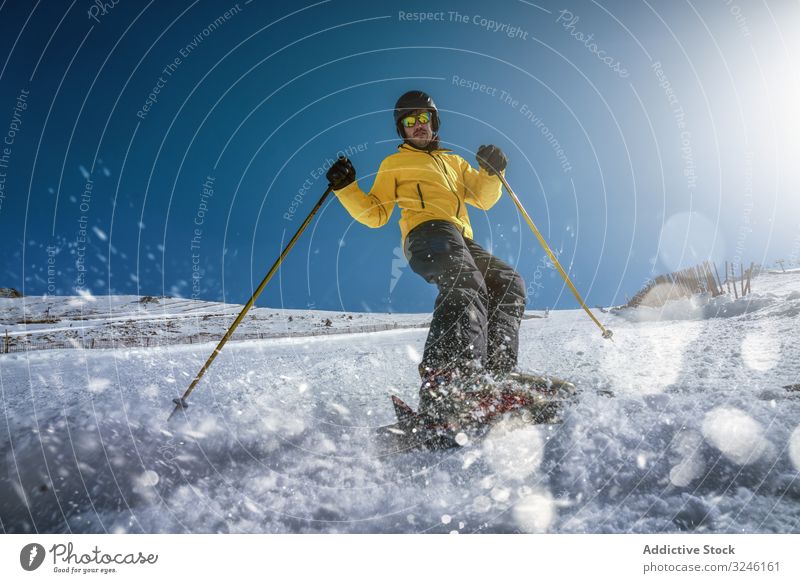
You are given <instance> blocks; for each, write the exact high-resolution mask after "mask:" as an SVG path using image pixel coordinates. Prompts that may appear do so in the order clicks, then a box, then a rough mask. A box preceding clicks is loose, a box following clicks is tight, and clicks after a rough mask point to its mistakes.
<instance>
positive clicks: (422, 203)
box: [417, 182, 425, 208]
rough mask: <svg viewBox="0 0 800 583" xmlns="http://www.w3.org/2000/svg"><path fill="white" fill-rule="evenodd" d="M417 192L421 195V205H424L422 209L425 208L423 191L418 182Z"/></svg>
mask: <svg viewBox="0 0 800 583" xmlns="http://www.w3.org/2000/svg"><path fill="white" fill-rule="evenodd" d="M417 192H418V193H419V204H421V205H422V208H425V201H424V200H422V189H421V188H420V186H419V182H417Z"/></svg>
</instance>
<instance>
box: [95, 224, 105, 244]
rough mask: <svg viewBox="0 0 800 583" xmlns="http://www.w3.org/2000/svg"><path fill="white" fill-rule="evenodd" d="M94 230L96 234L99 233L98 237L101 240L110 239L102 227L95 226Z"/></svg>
mask: <svg viewBox="0 0 800 583" xmlns="http://www.w3.org/2000/svg"><path fill="white" fill-rule="evenodd" d="M92 231H94V234H95V235H97V238H98V239H100V240H101V241H108V235H106V234H105V231H103V230H102V229H101V228H100V227H97V226H94V227H92Z"/></svg>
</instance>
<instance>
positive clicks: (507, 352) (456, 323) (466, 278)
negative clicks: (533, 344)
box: [404, 221, 525, 378]
mask: <svg viewBox="0 0 800 583" xmlns="http://www.w3.org/2000/svg"><path fill="white" fill-rule="evenodd" d="M404 252H405V256H406V259H408V263H409V265H410V266H411V269H412V270H414V272H415V273H417V274H419V275H421V276H422V277H423V278H425V280H426V281H427V282H428V283H432V284H436V286H438V288H439V296H438V297H437V298H436V304H435V308H434V312H433V320H432V322H431V327H430V331H429V332H428V339H427V341H426V342H425V354H424V355H423V358H422V363H421V364H420V374H421V375H422V376H423V378H424V377H425V376H426V375H427V374H428V373H430V372H433V373H442V372H450V371H454V370H457V371H459V372H461V373H465V374H470V373H472V372H476V370H481V369H482V370H485V371H486V372H489V373H504V372H508V371H510V370H511V369H513V368H514V366H516V364H517V355H518V351H519V324H520V321H521V320H522V314H523V312H524V311H525V283H524V282H523V280H522V277H521V276H520V275H519V274H518V273H517V272H516V271H514V268H512V267H511V266H510V265H508V264H507V263H505V262H504V261H501V260H500V259H498V258H497V257H495V256H493V255H492V254H491V253H489V252H488V251H486V250H485V249H483V248H482V247H481V246H480V245H478V244H477V243H475V241H472V240H470V239H467V238H465V237H463V236H462V234H461V232H460V231H459V229H458V227H456V226H455V225H454V224H453V223H450V222H447V221H428V222H426V223H422V224H421V225H418V226H417V227H415V228H414V229H413V230H412V231H411V232H410V233H409V234H408V236H407V237H406V242H405V249H404Z"/></svg>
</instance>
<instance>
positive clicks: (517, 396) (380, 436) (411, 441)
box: [375, 372, 577, 455]
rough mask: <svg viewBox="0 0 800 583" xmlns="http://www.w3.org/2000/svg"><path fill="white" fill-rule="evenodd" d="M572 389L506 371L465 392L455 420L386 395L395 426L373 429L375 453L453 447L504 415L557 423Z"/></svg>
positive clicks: (547, 379)
mask: <svg viewBox="0 0 800 583" xmlns="http://www.w3.org/2000/svg"><path fill="white" fill-rule="evenodd" d="M576 394H577V391H576V389H575V385H573V384H572V383H570V382H568V381H564V380H562V379H558V378H554V377H543V376H538V375H530V374H526V373H516V372H515V373H511V374H509V375H508V376H507V377H506V378H504V379H503V380H501V381H496V382H493V383H490V384H489V385H485V386H481V387H480V388H478V389H475V390H472V391H468V392H465V393H464V396H463V407H462V412H461V413H460V414H459V416H458V418H457V419H449V420H448V421H441V420H437V421H434V420H432V419H430V418H428V417H426V416H424V415H421V414H420V413H418V412H416V411H414V409H413V408H412V407H411V406H409V405H408V404H407V403H405V402H404V401H403V400H402V399H400V397H398V396H396V395H392V396H391V399H392V406H393V408H394V412H395V416H396V417H397V422H396V423H392V424H390V425H385V426H383V427H379V428H377V429H376V430H375V437H376V442H377V449H378V452H379V455H388V454H392V453H402V452H408V451H414V450H421V449H427V450H442V449H451V448H455V447H459V446H460V444H459V441H461V440H460V439H459V434H461V433H463V434H465V435H468V436H469V439H465V440H464V442H466V441H472V440H473V439H475V438H476V437H480V436H481V435H483V434H484V433H485V432H486V431H487V430H488V429H489V428H491V426H492V425H494V424H495V423H496V422H497V421H499V420H500V419H501V418H502V417H504V416H506V415H519V416H520V417H521V418H522V419H524V420H525V421H526V422H528V423H531V424H553V423H560V422H561V415H562V412H563V408H564V405H566V404H568V403H570V402H573V401H574V400H575V398H576Z"/></svg>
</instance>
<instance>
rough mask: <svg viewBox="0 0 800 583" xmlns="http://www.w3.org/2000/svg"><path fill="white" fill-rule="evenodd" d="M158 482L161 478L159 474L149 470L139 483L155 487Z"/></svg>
mask: <svg viewBox="0 0 800 583" xmlns="http://www.w3.org/2000/svg"><path fill="white" fill-rule="evenodd" d="M158 480H159V476H158V473H157V472H154V471H153V470H147V471H146V472H145V473H143V474H142V475H141V477H140V478H139V483H140V484H141V485H142V486H155V485H156V484H158Z"/></svg>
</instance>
